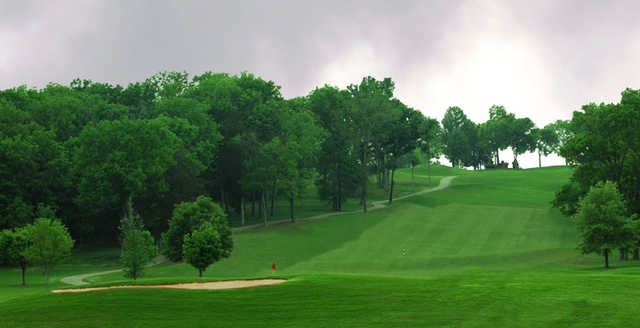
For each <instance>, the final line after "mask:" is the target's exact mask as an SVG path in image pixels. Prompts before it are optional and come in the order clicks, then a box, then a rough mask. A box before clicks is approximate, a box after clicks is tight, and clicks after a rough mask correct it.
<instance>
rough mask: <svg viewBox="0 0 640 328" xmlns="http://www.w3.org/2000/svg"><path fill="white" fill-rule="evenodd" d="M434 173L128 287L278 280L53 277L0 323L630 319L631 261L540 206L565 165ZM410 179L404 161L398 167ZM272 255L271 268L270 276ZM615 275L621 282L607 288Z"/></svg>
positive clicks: (636, 291)
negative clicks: (588, 245)
mask: <svg viewBox="0 0 640 328" xmlns="http://www.w3.org/2000/svg"><path fill="white" fill-rule="evenodd" d="M425 170H426V169H425V168H418V169H416V173H415V174H416V178H417V179H426V178H424V177H422V176H423V175H426V171H425ZM435 170H436V171H437V172H436V174H438V175H439V176H451V175H456V176H457V177H456V178H455V179H454V180H453V182H452V184H451V186H449V187H448V188H446V189H443V190H439V191H437V192H433V193H428V194H424V195H417V196H414V197H409V198H406V199H403V200H397V201H395V202H394V203H393V205H391V206H390V207H388V208H385V209H381V210H378V211H373V212H370V213H366V214H363V213H357V214H344V215H339V216H333V217H328V218H325V219H322V220H317V221H311V222H298V223H295V224H282V225H275V226H269V227H266V228H260V229H253V230H248V231H241V232H237V233H236V234H235V236H234V238H235V242H236V250H235V251H234V254H233V256H231V257H230V258H229V259H227V260H224V261H222V262H219V263H216V264H215V265H214V266H212V267H211V268H209V270H207V271H206V272H205V277H204V278H202V279H196V278H195V277H196V275H197V274H196V272H195V270H194V269H193V268H192V267H190V266H188V265H186V264H166V263H165V264H159V265H156V266H153V267H151V268H149V269H148V270H147V272H146V276H145V278H144V279H142V280H140V281H139V282H138V283H141V284H145V285H154V284H156V285H157V284H167V283H177V282H193V281H208V280H215V279H232V278H252V279H255V278H272V277H275V278H284V279H287V280H289V281H288V282H286V283H284V284H282V285H276V286H263V287H254V288H247V289H238V290H220V291H202V290H201V291H184V290H167V289H162V290H161V289H135V290H134V289H130V290H127V289H123V290H108V291H97V292H93V293H82V294H68V295H58V294H55V295H54V294H51V293H49V292H47V290H50V289H54V287H59V286H60V283H51V284H50V285H49V286H46V285H44V286H43V284H42V283H39V284H37V285H38V287H29V288H27V290H31V292H30V293H24V294H25V295H23V293H20V292H16V294H15V295H14V297H12V298H11V299H8V298H7V297H5V299H4V300H2V299H0V317H2V318H3V320H2V322H1V324H0V326H3V327H40V326H41V327H45V326H46V327H118V326H136V327H176V326H184V327H208V326H216V327H253V326H261V325H264V323H265V322H269V325H271V326H284V327H300V326H306V327H316V326H317V327H326V326H344V327H347V326H349V327H354V326H355V327H372V326H380V327H383V326H390V325H391V326H407V325H419V326H461V327H485V326H486V327H493V326H496V325H498V326H538V327H549V326H563V327H564V326H593V325H596V326H610V327H616V326H621V325H625V324H629V323H630V322H631V320H632V318H631V317H630V316H627V315H623V314H624V313H625V312H627V313H632V312H633V311H634V310H635V309H637V303H636V300H637V298H638V297H639V296H640V288H637V287H640V279H638V278H637V276H636V275H634V274H635V273H637V272H639V270H638V268H637V267H636V266H635V265H634V264H633V263H632V262H617V261H614V262H613V265H614V266H616V268H615V269H613V270H609V271H605V270H604V269H601V268H600V266H601V263H600V262H601V259H600V258H599V257H598V256H583V255H581V254H580V252H579V251H578V250H577V248H576V245H577V243H578V239H577V232H576V227H575V224H574V223H573V222H572V221H571V219H570V218H567V217H564V216H562V215H561V214H560V213H559V212H558V211H557V210H556V209H552V208H551V206H550V204H549V202H550V201H551V199H552V197H553V194H554V192H555V190H557V187H558V186H559V185H560V184H562V183H563V182H564V181H565V180H566V179H568V176H569V175H570V170H569V169H567V168H564V167H555V168H544V169H531V170H521V171H511V170H509V171H479V172H475V171H463V170H459V169H449V168H445V167H437V168H436V169H435ZM408 174H409V171H408V170H402V171H400V173H399V176H403V175H405V176H407V175H408ZM89 254H91V252H89ZM271 263H277V265H278V270H277V271H276V272H275V273H274V272H272V270H271ZM68 267H69V268H73V267H74V266H72V265H68ZM65 270H66V269H65ZM7 271H8V270H6V269H3V271H1V272H2V275H1V277H2V281H3V283H4V285H7V284H11V283H10V280H11V279H14V280H16V283H17V277H18V276H17V272H15V271H14V272H7ZM76 271H78V270H77V269H76ZM80 271H82V270H80ZM95 271H99V270H95ZM69 272H72V269H69ZM30 275H31V276H34V277H36V276H37V275H36V272H32V273H30ZM88 280H89V282H91V283H92V284H93V285H94V286H101V285H111V284H116V285H123V284H127V281H125V280H123V278H122V276H121V273H111V274H107V275H99V276H94V277H90V278H89V279H88ZM623 284H624V285H627V286H631V287H632V288H626V289H625V290H623V291H620V290H618V291H616V288H617V286H620V285H623ZM16 290H19V288H18V287H15V288H14V287H12V288H11V289H10V290H7V289H6V288H3V289H2V293H3V295H5V293H13V292H14V291H16ZM454 304H455V305H454ZM53 318H55V323H53V322H52V321H51V320H52V319H53ZM213 323H215V324H213Z"/></svg>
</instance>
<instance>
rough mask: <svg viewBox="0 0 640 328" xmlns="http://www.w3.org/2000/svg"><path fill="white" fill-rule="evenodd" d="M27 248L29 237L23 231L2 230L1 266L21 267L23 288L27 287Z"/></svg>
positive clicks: (0, 236)
mask: <svg viewBox="0 0 640 328" xmlns="http://www.w3.org/2000/svg"><path fill="white" fill-rule="evenodd" d="M26 248H27V237H26V235H25V233H24V230H23V229H18V230H15V231H13V230H9V229H7V230H2V231H1V232H0V264H6V265H11V266H16V265H17V266H20V270H21V271H22V286H26V285H27V282H26V279H25V276H26V273H27V259H26V258H25V256H24V250H25V249H26Z"/></svg>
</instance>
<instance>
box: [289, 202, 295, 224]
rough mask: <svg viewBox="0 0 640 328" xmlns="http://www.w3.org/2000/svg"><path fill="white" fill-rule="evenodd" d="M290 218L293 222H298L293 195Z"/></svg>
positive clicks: (290, 203)
mask: <svg viewBox="0 0 640 328" xmlns="http://www.w3.org/2000/svg"><path fill="white" fill-rule="evenodd" d="M289 218H290V219H291V222H296V216H295V204H294V199H293V196H291V197H289Z"/></svg>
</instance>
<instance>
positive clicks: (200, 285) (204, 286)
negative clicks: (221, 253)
mask: <svg viewBox="0 0 640 328" xmlns="http://www.w3.org/2000/svg"><path fill="white" fill-rule="evenodd" d="M285 281H286V280H284V279H256V280H228V281H212V282H193V283H185V284H174V285H133V286H109V287H93V288H73V289H56V290H53V291H52V293H55V294H67V293H86V292H96V291H101V290H109V289H150V288H153V289H158V288H165V289H189V290H219V289H233V288H247V287H257V286H269V285H276V284H281V283H283V282H285Z"/></svg>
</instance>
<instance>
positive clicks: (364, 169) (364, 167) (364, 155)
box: [360, 142, 369, 213]
mask: <svg viewBox="0 0 640 328" xmlns="http://www.w3.org/2000/svg"><path fill="white" fill-rule="evenodd" d="M367 144H368V142H363V143H362V157H361V158H360V160H361V161H362V163H361V164H362V167H361V170H362V191H361V193H362V194H361V197H360V199H361V202H362V211H363V212H365V213H366V212H367V186H368V184H369V174H367V173H368V172H367Z"/></svg>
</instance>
